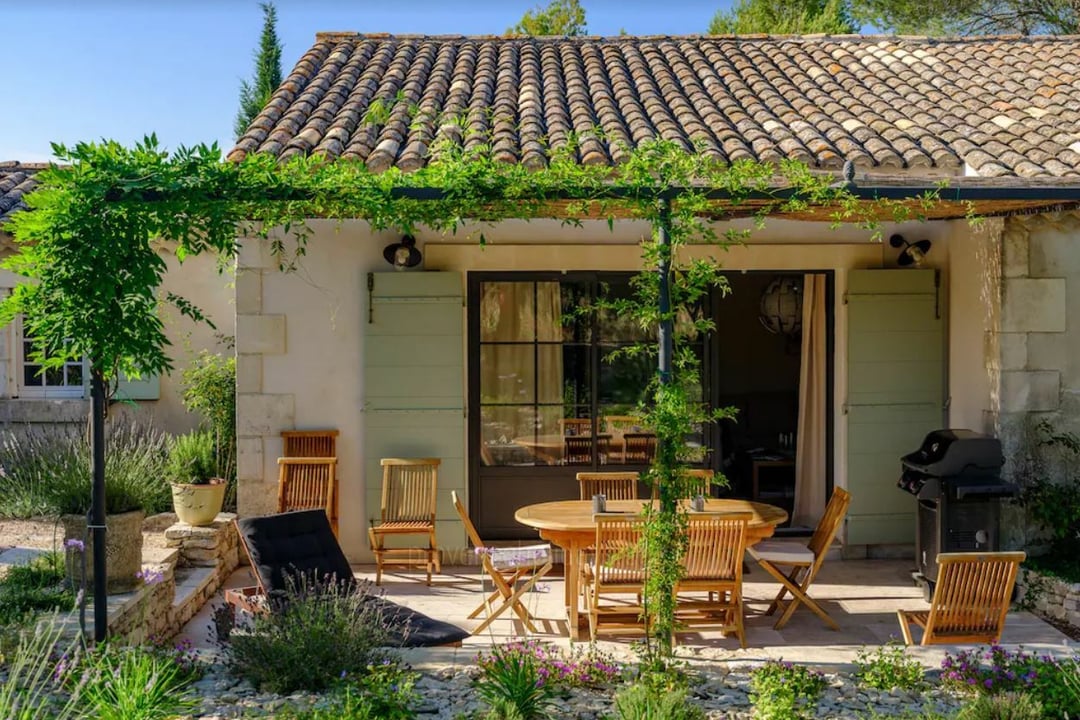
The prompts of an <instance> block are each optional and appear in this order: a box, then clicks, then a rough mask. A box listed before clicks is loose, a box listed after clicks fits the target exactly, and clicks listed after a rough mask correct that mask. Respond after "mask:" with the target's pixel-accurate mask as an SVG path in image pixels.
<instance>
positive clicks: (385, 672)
mask: <svg viewBox="0 0 1080 720" xmlns="http://www.w3.org/2000/svg"><path fill="white" fill-rule="evenodd" d="M416 679H417V674H416V673H415V672H413V671H411V670H408V669H407V668H403V667H401V666H400V665H397V664H396V663H391V662H385V663H383V664H381V665H373V666H371V667H369V668H367V670H366V671H365V672H364V673H363V674H362V675H359V676H356V677H347V678H345V679H343V680H342V682H341V683H339V684H338V686H337V687H335V688H334V692H333V693H331V694H330V696H329V697H327V698H325V699H324V700H323V701H321V702H319V703H318V704H317V705H316V706H315V707H312V708H310V709H307V710H292V709H289V710H285V711H284V712H283V713H279V714H277V715H276V716H275V718H276V720H412V718H415V717H416V714H415V713H414V712H413V710H412V708H413V706H414V705H415V704H416V701H417V697H418V696H417V694H416V691H415V690H414V687H415V685H416Z"/></svg>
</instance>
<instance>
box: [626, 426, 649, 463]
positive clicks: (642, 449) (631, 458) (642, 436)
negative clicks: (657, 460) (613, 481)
mask: <svg viewBox="0 0 1080 720" xmlns="http://www.w3.org/2000/svg"><path fill="white" fill-rule="evenodd" d="M654 457H656V435H655V434H654V433H647V432H625V433H623V462H625V463H627V464H646V463H650V462H652V459H653V458H654Z"/></svg>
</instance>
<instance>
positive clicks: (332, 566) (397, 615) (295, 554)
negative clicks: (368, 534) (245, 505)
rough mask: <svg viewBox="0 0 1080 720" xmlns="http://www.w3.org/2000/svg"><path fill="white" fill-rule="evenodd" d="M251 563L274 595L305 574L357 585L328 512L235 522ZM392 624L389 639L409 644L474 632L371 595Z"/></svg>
mask: <svg viewBox="0 0 1080 720" xmlns="http://www.w3.org/2000/svg"><path fill="white" fill-rule="evenodd" d="M236 527H237V529H238V530H239V531H240V535H241V536H242V537H243V538H244V545H245V546H246V547H247V550H248V555H249V556H250V557H251V564H252V567H253V569H254V571H255V574H256V575H257V576H258V578H259V580H260V582H261V583H262V585H263V588H264V589H265V590H266V592H267V594H268V595H270V596H271V598H273V597H274V596H275V595H279V596H280V595H281V594H282V593H283V592H284V591H285V589H286V587H287V586H286V580H285V578H286V577H292V578H297V577H300V576H303V577H305V578H308V579H314V580H316V581H319V582H325V581H326V580H327V579H328V578H330V577H333V578H336V579H338V580H339V581H342V582H346V583H349V584H350V585H352V584H354V583H355V580H354V578H353V574H352V568H350V567H349V561H348V559H347V558H346V557H345V553H343V552H342V551H341V545H339V544H338V541H337V538H336V537H334V531H333V530H332V529H331V527H330V520H329V519H328V518H327V517H326V512H325V511H323V510H298V511H296V512H289V513H281V514H279V515H266V516H263V517H253V518H244V519H241V520H237V521H236ZM370 602H374V603H379V604H380V606H381V609H382V611H383V613H384V615H386V616H387V617H390V618H392V620H391V622H390V636H391V637H390V643H391V644H393V645H398V646H404V647H427V646H431V645H448V644H450V643H456V642H460V641H461V640H463V639H465V638H467V637H468V636H469V633H468V632H466V631H465V630H462V629H461V628H459V627H458V626H456V625H451V624H450V623H447V622H443V621H441V620H435V619H434V618H431V617H428V616H427V615H424V614H423V613H420V612H417V611H416V610H411V609H409V608H407V607H404V606H402V605H398V604H397V603H394V602H391V601H389V600H387V599H386V598H382V597H376V596H372V597H371V600H370Z"/></svg>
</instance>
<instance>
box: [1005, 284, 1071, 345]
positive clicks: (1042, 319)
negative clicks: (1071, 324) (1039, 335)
mask: <svg viewBox="0 0 1080 720" xmlns="http://www.w3.org/2000/svg"><path fill="white" fill-rule="evenodd" d="M1003 296H1004V300H1003V302H1002V306H1001V330H1002V331H1003V332H1065V329H1066V328H1065V279H1064V278H1006V279H1005V281H1004V283H1003Z"/></svg>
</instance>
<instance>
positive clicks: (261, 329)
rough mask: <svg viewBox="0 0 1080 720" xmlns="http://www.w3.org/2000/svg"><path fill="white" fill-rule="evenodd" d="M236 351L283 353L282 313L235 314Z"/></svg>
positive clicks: (283, 328)
mask: <svg viewBox="0 0 1080 720" xmlns="http://www.w3.org/2000/svg"><path fill="white" fill-rule="evenodd" d="M236 352H237V353H238V354H240V353H243V354H255V353H259V354H263V355H284V354H285V316H284V315H239V314H238V315H237V316H236Z"/></svg>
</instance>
